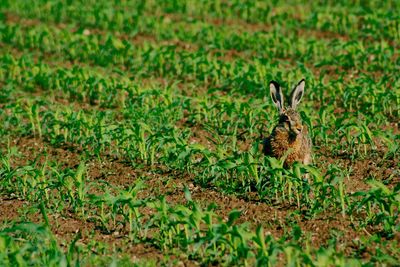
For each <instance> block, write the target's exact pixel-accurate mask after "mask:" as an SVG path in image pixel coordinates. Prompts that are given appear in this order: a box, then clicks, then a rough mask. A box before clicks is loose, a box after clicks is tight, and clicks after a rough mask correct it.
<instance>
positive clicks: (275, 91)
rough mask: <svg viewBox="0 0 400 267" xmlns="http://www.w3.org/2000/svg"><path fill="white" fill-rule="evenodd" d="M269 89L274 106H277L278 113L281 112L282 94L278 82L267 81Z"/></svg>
mask: <svg viewBox="0 0 400 267" xmlns="http://www.w3.org/2000/svg"><path fill="white" fill-rule="evenodd" d="M269 91H270V93H271V98H272V101H273V102H274V104H275V106H276V107H277V108H278V110H279V113H282V112H283V95H282V91H281V89H280V86H279V83H277V82H275V81H271V82H270V83H269Z"/></svg>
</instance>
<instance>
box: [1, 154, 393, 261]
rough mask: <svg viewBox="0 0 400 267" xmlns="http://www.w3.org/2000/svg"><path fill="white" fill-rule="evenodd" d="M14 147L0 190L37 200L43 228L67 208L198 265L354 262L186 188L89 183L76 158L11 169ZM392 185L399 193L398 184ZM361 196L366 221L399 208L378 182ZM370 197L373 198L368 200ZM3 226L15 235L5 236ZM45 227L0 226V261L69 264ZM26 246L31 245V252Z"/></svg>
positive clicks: (388, 217)
mask: <svg viewBox="0 0 400 267" xmlns="http://www.w3.org/2000/svg"><path fill="white" fill-rule="evenodd" d="M14 152H16V151H14ZM14 152H12V150H9V151H8V152H6V153H4V154H2V155H1V175H2V182H1V183H0V188H1V189H2V191H3V192H4V190H7V191H8V190H10V191H12V192H13V193H14V195H15V196H17V197H19V198H22V199H25V200H28V201H30V202H32V203H39V204H38V205H37V208H38V210H40V212H41V215H42V218H43V221H44V222H45V225H46V227H50V225H49V216H52V215H53V214H52V213H53V212H54V211H53V210H56V212H57V213H61V214H64V213H69V212H72V213H74V214H76V215H77V216H79V217H80V218H81V219H82V220H84V221H91V222H94V223H95V224H96V225H98V226H99V227H100V228H101V229H103V231H106V232H114V231H117V230H119V231H122V232H123V233H124V235H126V236H127V241H130V242H141V243H143V242H145V243H149V244H152V245H155V246H157V247H159V248H160V249H161V250H163V251H166V252H168V251H170V250H172V249H175V253H177V251H178V253H179V251H181V252H184V253H185V254H186V255H188V258H189V259H194V260H198V261H201V262H203V263H204V264H210V263H215V262H225V263H228V264H237V263H244V264H254V263H256V264H257V265H259V266H266V265H267V266H272V265H275V264H276V263H278V262H282V261H284V262H286V263H287V264H300V263H307V264H316V265H319V266H329V265H330V264H335V265H341V266H348V265H347V264H349V263H352V264H355V266H358V265H359V264H360V263H359V262H357V261H355V260H350V262H349V259H348V258H346V257H345V256H344V255H343V253H342V252H340V251H339V252H336V250H335V245H336V244H335V243H332V244H330V246H329V247H328V248H327V249H324V250H314V249H311V248H310V249H306V250H304V249H303V248H302V246H301V242H304V240H303V238H300V237H301V236H302V232H301V229H299V228H298V227H297V228H296V227H294V228H293V232H290V233H288V235H289V236H291V237H287V238H288V239H289V240H285V239H281V240H275V239H274V238H273V237H272V236H271V235H269V234H266V233H265V231H264V230H263V228H262V227H258V228H257V229H256V230H252V229H251V228H249V225H248V224H238V223H237V222H236V219H237V218H238V217H239V216H240V212H238V211H231V212H230V213H229V216H228V218H227V219H226V220H223V219H222V218H220V217H219V216H218V215H216V213H215V212H214V211H213V208H212V206H210V207H209V208H207V209H202V208H201V207H200V206H199V205H198V204H197V203H195V202H194V201H192V199H191V195H190V192H189V191H188V189H185V197H186V200H187V203H186V204H185V205H170V204H167V202H166V200H165V197H163V196H161V197H159V198H157V199H154V198H139V197H138V192H140V191H141V190H142V189H143V184H142V182H141V181H140V180H137V181H136V183H135V184H134V185H133V186H131V187H129V188H128V189H118V188H113V187H111V186H110V185H106V184H104V185H101V184H99V183H98V182H96V181H91V180H90V179H89V178H90V177H88V176H87V171H86V165H85V164H84V163H83V162H82V163H81V164H80V165H79V167H78V168H77V169H76V170H73V169H69V168H66V169H60V168H58V167H57V164H55V163H54V162H43V163H35V162H32V163H31V164H32V165H29V163H28V165H26V166H21V167H17V168H13V167H11V164H10V161H11V160H12V159H13V157H15V153H14ZM91 188H96V193H93V192H91ZM395 190H397V191H398V190H399V188H396V189H395ZM328 191H329V190H328ZM365 194H366V197H365V198H363V199H362V200H361V203H363V202H368V207H369V208H370V209H371V210H367V212H368V219H370V218H376V217H377V218H378V219H379V220H382V219H384V220H385V223H387V224H392V225H393V223H394V222H393V221H394V220H395V218H396V212H397V210H396V209H398V206H396V203H397V204H398V203H399V199H396V196H397V197H398V192H396V191H393V192H392V191H390V190H388V189H387V188H386V187H384V186H383V185H381V184H379V183H377V184H376V185H375V187H374V190H371V191H370V192H368V193H365ZM371 199H374V200H379V201H380V202H378V203H376V204H375V203H374V202H372V200H371ZM383 201H384V202H383ZM376 205H381V206H386V205H388V208H389V210H388V211H386V213H385V214H383V213H381V212H379V213H377V214H375V213H374V208H375V206H376ZM369 213H371V214H369ZM370 216H371V217H370ZM9 232H11V233H14V235H11V236H10V235H8V233H9ZM46 233H47V231H46V229H43V228H40V227H37V226H34V225H29V224H28V225H24V224H22V225H16V226H13V227H10V228H5V229H2V230H0V240H1V241H2V242H1V243H0V244H3V245H2V246H0V255H1V257H2V258H3V262H9V263H12V262H15V261H16V262H18V260H19V261H21V262H23V259H25V260H30V261H32V260H36V261H40V260H43V261H48V264H52V263H54V260H62V261H63V262H69V264H71V261H73V260H74V259H75V260H76V257H77V255H74V254H73V253H71V250H70V251H69V254H70V257H69V258H66V255H65V254H64V253H63V252H62V251H60V249H59V248H58V247H57V244H56V243H55V242H54V241H55V240H54V237H51V235H50V236H47V238H46ZM47 235H48V234H47ZM40 236H42V238H43V236H45V238H46V240H47V242H48V243H47V244H48V245H47V248H48V249H49V250H50V251H53V253H54V252H55V253H54V254H53V253H52V254H51V255H52V256H53V258H52V257H49V256H50V255H49V254H48V253H46V251H42V250H43V249H45V247H43V246H39V247H35V246H38V244H37V243H38V242H39V241H38V240H37V239H38V238H39V237H40ZM306 242H307V241H306ZM333 242H334V241H333ZM21 243H25V244H24V246H25V248H26V250H25V251H26V254H25V253H21V252H18V254H17V255H18V257H17V258H14V257H12V256H10V255H12V254H10V253H7V251H6V249H5V246H7V247H8V250H15V249H16V247H18V246H20V245H21ZM18 244H20V245H18ZM74 245H75V244H71V247H72V249H75V248H74ZM32 247H33V248H32ZM32 249H37V250H38V251H36V253H34V254H31V252H32ZM177 249H178V250H177ZM383 249H385V248H384V247H383ZM21 254H22V255H21ZM78 254H79V253H78ZM54 258H56V259H54ZM374 260H385V261H386V262H388V263H390V262H394V261H395V260H394V259H393V258H391V257H388V256H385V258H383V259H380V258H379V255H376V258H375V259H374Z"/></svg>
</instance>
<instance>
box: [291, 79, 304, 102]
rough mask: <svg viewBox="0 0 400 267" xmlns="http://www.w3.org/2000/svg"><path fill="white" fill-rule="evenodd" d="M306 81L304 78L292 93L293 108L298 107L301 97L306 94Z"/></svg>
mask: <svg viewBox="0 0 400 267" xmlns="http://www.w3.org/2000/svg"><path fill="white" fill-rule="evenodd" d="M305 84H306V82H305V81H304V79H302V80H301V81H300V82H299V83H298V84H297V85H296V87H295V88H294V89H293V91H292V93H291V94H290V106H291V107H292V109H296V107H297V105H298V104H299V103H300V100H301V98H302V97H303V94H304V85H305Z"/></svg>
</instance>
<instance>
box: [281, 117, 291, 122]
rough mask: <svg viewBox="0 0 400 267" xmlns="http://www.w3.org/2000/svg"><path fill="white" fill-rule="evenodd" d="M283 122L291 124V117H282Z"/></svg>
mask: <svg viewBox="0 0 400 267" xmlns="http://www.w3.org/2000/svg"><path fill="white" fill-rule="evenodd" d="M281 122H289V117H288V116H282V117H281Z"/></svg>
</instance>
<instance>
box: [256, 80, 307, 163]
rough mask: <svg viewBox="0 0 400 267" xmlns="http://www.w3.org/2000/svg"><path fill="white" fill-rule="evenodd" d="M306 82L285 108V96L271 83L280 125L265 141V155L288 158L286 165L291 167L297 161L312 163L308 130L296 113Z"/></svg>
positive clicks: (299, 85)
mask: <svg viewBox="0 0 400 267" xmlns="http://www.w3.org/2000/svg"><path fill="white" fill-rule="evenodd" d="M304 85H305V82H304V80H301V81H300V82H299V83H298V84H297V86H296V87H295V88H294V89H293V91H292V93H291V99H290V106H289V107H285V106H284V102H283V101H284V99H283V94H282V92H281V90H280V86H279V84H278V83H276V82H274V81H271V83H270V91H271V98H272V101H273V102H274V104H275V105H276V106H277V108H278V110H279V122H278V125H276V126H275V128H274V129H273V130H272V133H271V135H270V136H269V137H267V138H266V139H264V149H263V152H264V154H265V155H268V156H271V157H275V158H278V159H280V158H282V157H284V156H286V159H285V163H284V165H285V166H286V167H287V166H290V165H292V164H293V163H294V162H295V161H297V162H301V163H303V164H305V165H307V164H310V163H311V147H312V144H311V139H310V137H309V134H308V128H307V126H306V125H303V123H302V121H301V117H300V115H299V113H298V112H297V111H296V107H297V104H298V103H299V102H300V100H301V97H302V96H303V93H304Z"/></svg>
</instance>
